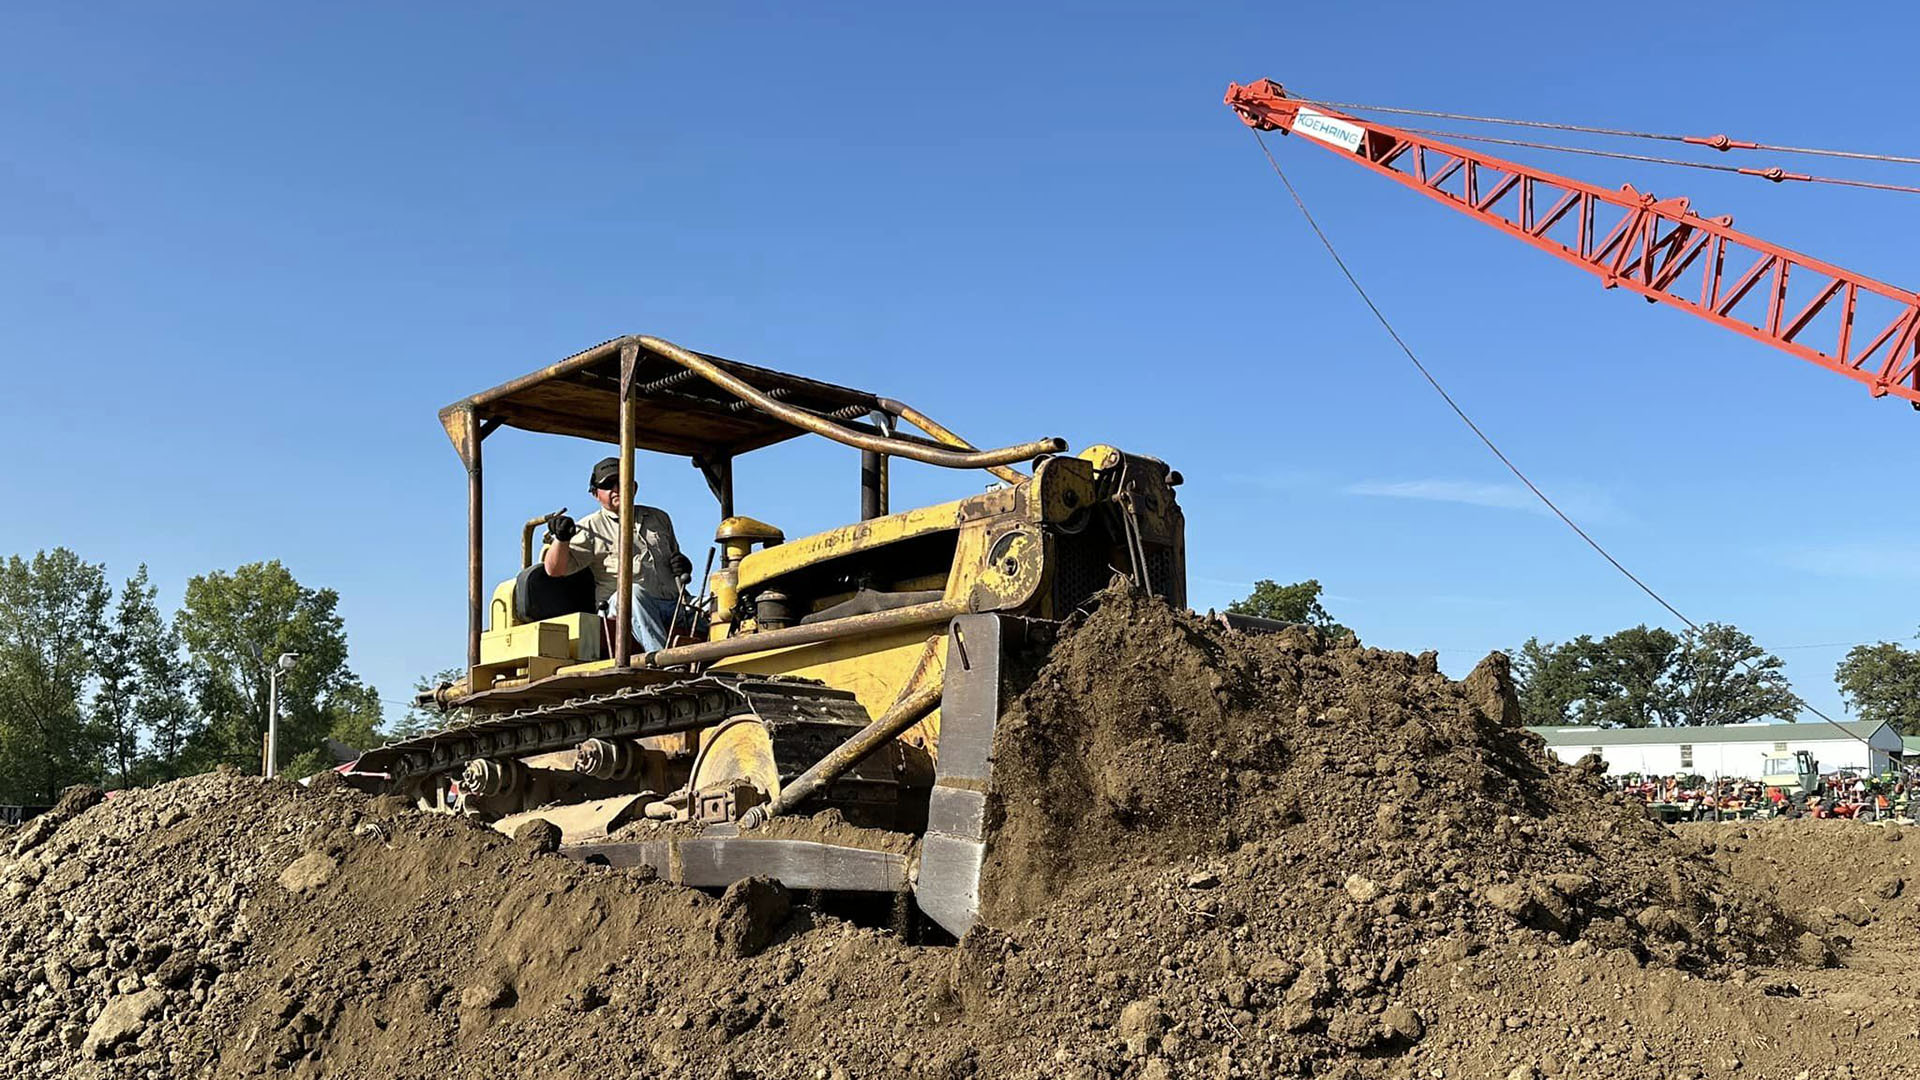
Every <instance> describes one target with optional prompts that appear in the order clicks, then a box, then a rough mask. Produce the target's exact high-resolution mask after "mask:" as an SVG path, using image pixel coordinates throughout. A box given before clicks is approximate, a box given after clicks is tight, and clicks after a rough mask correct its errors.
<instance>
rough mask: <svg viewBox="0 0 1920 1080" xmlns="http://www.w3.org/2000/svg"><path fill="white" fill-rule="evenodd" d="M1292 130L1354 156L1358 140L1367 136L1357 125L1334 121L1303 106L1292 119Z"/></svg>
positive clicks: (1357, 149)
mask: <svg viewBox="0 0 1920 1080" xmlns="http://www.w3.org/2000/svg"><path fill="white" fill-rule="evenodd" d="M1293 130H1295V131H1297V132H1299V133H1300V134H1302V135H1305V136H1307V137H1308V138H1310V139H1319V140H1320V141H1321V142H1323V143H1331V144H1332V145H1334V146H1338V147H1340V148H1341V149H1343V150H1350V151H1352V152H1354V153H1356V154H1357V153H1359V152H1360V140H1361V139H1363V138H1365V137H1366V134H1367V133H1366V131H1365V130H1364V129H1362V128H1361V127H1360V126H1359V125H1358V124H1349V123H1347V122H1346V121H1345V120H1335V119H1334V118H1333V117H1331V116H1328V115H1327V114H1326V113H1322V112H1315V111H1313V110H1312V109H1309V108H1307V107H1305V106H1301V108H1300V113H1299V115H1298V116H1296V117H1295V118H1294V121H1293Z"/></svg>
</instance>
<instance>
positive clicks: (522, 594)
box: [513, 563, 595, 622]
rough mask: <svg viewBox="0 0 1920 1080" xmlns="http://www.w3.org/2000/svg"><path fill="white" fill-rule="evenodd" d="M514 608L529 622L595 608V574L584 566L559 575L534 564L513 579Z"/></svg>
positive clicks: (518, 614) (516, 614)
mask: <svg viewBox="0 0 1920 1080" xmlns="http://www.w3.org/2000/svg"><path fill="white" fill-rule="evenodd" d="M513 610H514V615H515V617H517V618H519V619H521V620H522V621H525V622H534V621H538V620H540V619H552V618H556V617H558V616H561V615H572V614H573V613H574V612H577V611H593V610H595V608H594V605H593V575H592V574H590V573H587V572H586V570H585V569H584V568H583V569H582V570H580V571H579V572H578V573H572V574H568V575H567V576H565V577H560V578H556V577H554V576H553V575H551V574H549V573H547V568H546V567H544V566H541V565H540V564H539V563H534V564H533V565H532V566H529V567H527V568H526V569H525V570H522V571H520V573H519V574H517V575H515V577H514V579H513Z"/></svg>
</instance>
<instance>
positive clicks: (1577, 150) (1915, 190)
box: [1400, 127, 1920, 195]
mask: <svg viewBox="0 0 1920 1080" xmlns="http://www.w3.org/2000/svg"><path fill="white" fill-rule="evenodd" d="M1400 130H1401V131H1405V132H1409V133H1411V134H1414V135H1433V136H1436V137H1438V138H1442V139H1460V140H1462V141H1465V142H1484V143H1498V144H1500V145H1501V146H1526V147H1531V148H1533V149H1535V150H1554V151H1557V152H1559V153H1562V154H1587V155H1590V156H1592V157H1603V158H1619V159H1621V160H1623V161H1645V162H1650V163H1652V164H1654V165H1678V166H1680V167H1681V168H1683V169H1707V170H1710V171H1712V172H1724V173H1737V174H1739V175H1741V176H1752V177H1756V178H1758V179H1761V180H1770V181H1772V182H1774V183H1776V184H1778V183H1781V182H1783V181H1787V180H1794V181H1800V182H1804V183H1810V184H1838V185H1840V186H1842V187H1857V188H1872V189H1874V190H1876V191H1900V192H1905V193H1907V194H1909V195H1920V187H1914V186H1912V185H1909V184H1883V183H1880V182H1879V181H1877V180H1853V179H1849V178H1847V177H1844V176H1810V175H1808V174H1806V173H1794V172H1788V171H1786V170H1785V169H1748V168H1742V167H1740V166H1738V165H1721V164H1718V163H1715V162H1711V161H1688V160H1686V159H1685V158H1670V157H1655V156H1653V155H1651V154H1629V153H1626V152H1624V151H1620V150H1596V149H1594V148H1593V147H1590V146H1567V145H1564V144H1562V143H1546V142H1533V141H1532V140H1529V139H1503V138H1500V137H1498V136H1495V135H1478V134H1475V133H1473V132H1470V131H1435V130H1433V129H1432V128H1417V127H1410V128H1401V129H1400Z"/></svg>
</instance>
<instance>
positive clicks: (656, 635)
mask: <svg viewBox="0 0 1920 1080" xmlns="http://www.w3.org/2000/svg"><path fill="white" fill-rule="evenodd" d="M676 606H678V605H677V603H676V601H675V600H674V599H673V598H672V597H663V596H648V595H647V594H646V593H643V592H641V591H640V590H639V589H637V588H636V589H634V590H633V640H635V641H637V642H639V643H640V651H641V652H658V651H659V650H661V649H664V648H666V647H667V628H668V626H670V625H671V624H672V623H673V612H674V608H675V607H676ZM692 617H693V608H692V605H688V606H687V609H686V610H684V611H681V612H680V625H679V626H678V627H676V628H675V629H676V631H677V632H681V633H684V632H686V631H687V630H688V629H690V627H688V625H687V623H688V620H690V619H691V618H692Z"/></svg>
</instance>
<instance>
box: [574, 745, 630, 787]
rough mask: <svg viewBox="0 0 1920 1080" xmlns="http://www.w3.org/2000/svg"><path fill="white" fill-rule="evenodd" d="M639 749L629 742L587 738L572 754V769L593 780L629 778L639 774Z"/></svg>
mask: <svg viewBox="0 0 1920 1080" xmlns="http://www.w3.org/2000/svg"><path fill="white" fill-rule="evenodd" d="M641 753H642V751H641V749H640V747H638V746H635V745H634V744H633V743H631V742H626V741H624V740H622V741H616V740H612V739H588V740H587V741H586V742H583V743H581V744H580V747H579V749H577V750H575V751H574V754H573V771H574V772H577V773H583V774H585V775H587V776H591V777H593V778H594V779H595V780H631V779H633V778H634V777H635V776H638V775H639V774H640V766H641Z"/></svg>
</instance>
